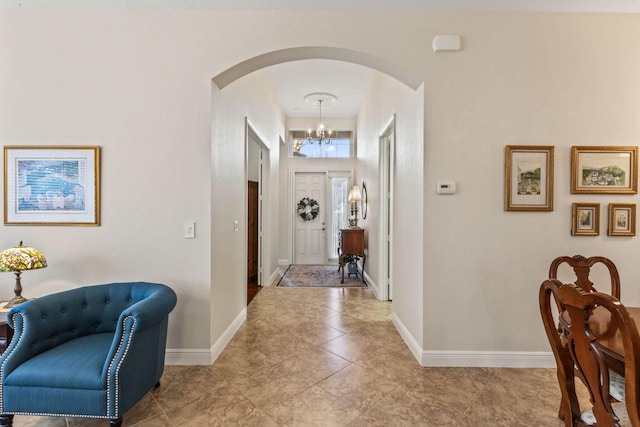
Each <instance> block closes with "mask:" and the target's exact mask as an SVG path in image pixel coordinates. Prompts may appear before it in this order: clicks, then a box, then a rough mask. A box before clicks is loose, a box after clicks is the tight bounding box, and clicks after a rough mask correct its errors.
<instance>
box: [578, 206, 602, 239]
mask: <svg viewBox="0 0 640 427" xmlns="http://www.w3.org/2000/svg"><path fill="white" fill-rule="evenodd" d="M571 235H572V236H598V235H600V203H573V204H572V205H571Z"/></svg>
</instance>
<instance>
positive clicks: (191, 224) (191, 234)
mask: <svg viewBox="0 0 640 427" xmlns="http://www.w3.org/2000/svg"><path fill="white" fill-rule="evenodd" d="M184 238H185V239H195V238H196V222H195V221H185V222H184Z"/></svg>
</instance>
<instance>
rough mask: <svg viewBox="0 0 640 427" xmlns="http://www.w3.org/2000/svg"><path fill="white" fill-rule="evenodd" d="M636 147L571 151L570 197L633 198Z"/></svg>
mask: <svg viewBox="0 0 640 427" xmlns="http://www.w3.org/2000/svg"><path fill="white" fill-rule="evenodd" d="M637 192H638V147H636V146H629V147H575V146H574V147H571V193H572V194H581V193H582V194H636V193H637Z"/></svg>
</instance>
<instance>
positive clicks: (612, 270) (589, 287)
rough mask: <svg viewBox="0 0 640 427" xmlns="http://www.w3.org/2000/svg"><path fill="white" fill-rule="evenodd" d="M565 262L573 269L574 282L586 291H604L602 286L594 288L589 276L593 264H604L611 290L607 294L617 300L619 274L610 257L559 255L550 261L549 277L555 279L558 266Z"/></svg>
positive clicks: (618, 296)
mask: <svg viewBox="0 0 640 427" xmlns="http://www.w3.org/2000/svg"><path fill="white" fill-rule="evenodd" d="M565 263H566V264H568V265H569V266H570V267H571V268H572V269H573V272H574V273H575V275H576V281H575V282H574V283H575V284H576V285H578V286H579V287H580V288H582V289H584V290H585V291H588V292H592V291H600V292H605V289H603V288H602V287H599V288H600V289H598V288H596V286H595V285H594V283H593V282H592V281H591V280H590V278H589V275H590V273H591V268H592V267H593V266H594V265H596V264H602V265H604V266H605V267H606V268H607V270H608V272H609V279H610V282H611V291H610V292H609V295H611V296H613V297H614V298H616V299H618V300H619V299H620V275H619V274H618V269H617V268H616V265H615V264H614V263H613V261H611V260H610V259H608V258H605V257H601V256H593V257H589V258H586V257H584V256H582V255H574V256H572V257H569V256H560V257H558V258H556V259H554V260H553V261H552V262H551V266H550V267H549V279H557V278H558V268H559V267H560V266H561V265H562V264H565Z"/></svg>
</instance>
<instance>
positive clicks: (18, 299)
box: [4, 270, 27, 308]
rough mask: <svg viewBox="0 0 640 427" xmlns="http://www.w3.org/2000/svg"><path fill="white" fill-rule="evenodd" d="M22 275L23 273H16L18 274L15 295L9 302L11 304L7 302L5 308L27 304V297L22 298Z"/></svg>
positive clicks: (14, 289)
mask: <svg viewBox="0 0 640 427" xmlns="http://www.w3.org/2000/svg"><path fill="white" fill-rule="evenodd" d="M20 273H21V271H20V270H18V271H16V272H15V274H16V286H15V288H13V293H14V295H15V296H14V297H13V298H11V299H10V300H9V302H7V304H6V305H5V306H4V308H11V307H15V306H16V305H18V304H22V303H23V302H25V301H26V300H27V299H26V298H25V297H23V296H22V283H21V282H20Z"/></svg>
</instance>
